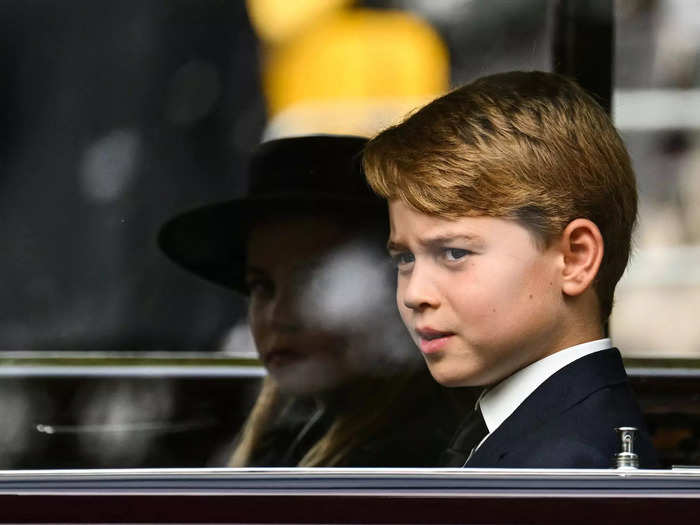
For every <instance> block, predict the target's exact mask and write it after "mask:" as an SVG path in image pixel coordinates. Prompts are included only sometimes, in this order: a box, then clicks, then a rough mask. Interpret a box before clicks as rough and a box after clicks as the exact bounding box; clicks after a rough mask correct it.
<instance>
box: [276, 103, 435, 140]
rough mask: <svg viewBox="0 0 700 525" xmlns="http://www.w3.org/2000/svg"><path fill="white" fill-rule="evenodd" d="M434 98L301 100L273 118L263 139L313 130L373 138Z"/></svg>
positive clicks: (315, 131)
mask: <svg viewBox="0 0 700 525" xmlns="http://www.w3.org/2000/svg"><path fill="white" fill-rule="evenodd" d="M433 98H434V97H385V98H362V99H360V98H357V99H335V100H313V101H309V102H301V103H299V104H294V105H293V106H290V107H288V108H286V109H284V110H282V111H280V112H279V113H277V114H276V115H274V116H273V117H272V118H270V120H269V121H268V123H267V126H266V128H265V133H264V136H263V140H272V139H276V138H281V137H289V136H293V135H311V134H314V133H332V134H339V135H359V136H364V137H371V136H373V135H375V134H376V133H377V132H379V131H381V130H382V129H384V128H386V127H388V126H390V125H392V124H395V123H396V122H397V121H398V120H400V119H401V117H403V116H404V115H406V114H408V113H410V112H411V111H413V110H415V109H417V108H420V107H421V106H423V105H425V104H427V103H428V102H430V101H431V100H432V99H433Z"/></svg>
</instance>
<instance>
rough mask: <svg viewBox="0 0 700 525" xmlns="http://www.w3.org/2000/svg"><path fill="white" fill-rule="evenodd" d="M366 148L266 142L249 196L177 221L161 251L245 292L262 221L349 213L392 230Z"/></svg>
mask: <svg viewBox="0 0 700 525" xmlns="http://www.w3.org/2000/svg"><path fill="white" fill-rule="evenodd" d="M366 143H367V139H366V138H363V137H353V136H344V135H309V136H301V137H290V138H285V139H278V140H272V141H269V142H265V143H262V144H261V145H260V146H258V148H257V149H256V150H255V152H254V153H253V156H252V158H251V162H250V167H249V170H248V178H249V185H248V192H247V193H246V195H244V196H243V197H241V198H236V199H232V200H228V201H224V202H217V203H213V204H209V205H206V206H203V207H200V208H196V209H193V210H190V211H188V212H185V213H183V214H180V215H177V216H176V217H174V218H172V219H171V220H169V221H168V222H167V223H165V224H164V225H163V227H162V228H161V229H160V232H159V234H158V245H159V246H160V248H161V250H162V251H163V252H164V253H165V254H166V255H167V256H168V257H169V258H170V259H171V260H173V261H174V262H176V263H177V264H179V265H180V266H182V267H183V268H185V269H186V270H189V271H190V272H193V273H195V274H197V275H199V276H200V277H203V278H204V279H207V280H208V281H211V282H214V283H217V284H220V285H223V286H226V287H228V288H232V289H234V290H236V291H239V292H241V293H246V287H245V252H246V243H247V238H248V233H249V232H250V229H251V228H252V227H253V226H254V225H255V224H256V223H259V222H260V221H262V220H265V219H269V218H272V217H284V216H288V215H289V216H291V215H294V214H300V213H303V214H310V215H317V216H318V217H319V218H320V219H321V218H322V217H324V216H327V215H341V214H342V215H343V216H344V217H346V218H347V217H350V218H352V216H353V215H354V216H355V217H357V222H358V224H359V223H362V224H365V225H366V224H368V222H370V223H371V222H372V221H376V225H377V229H378V230H382V229H385V228H386V223H387V220H388V219H387V217H386V203H385V201H383V200H382V199H380V198H378V197H377V196H376V195H375V194H374V193H372V190H371V189H370V188H369V186H368V185H367V183H366V181H365V178H364V174H363V172H362V164H361V155H362V149H363V148H364V146H365V144H366ZM350 223H351V222H350Z"/></svg>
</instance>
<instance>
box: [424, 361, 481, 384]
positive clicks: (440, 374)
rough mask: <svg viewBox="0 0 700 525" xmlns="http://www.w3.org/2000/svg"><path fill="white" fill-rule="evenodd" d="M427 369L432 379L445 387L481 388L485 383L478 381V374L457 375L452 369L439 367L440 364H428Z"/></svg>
mask: <svg viewBox="0 0 700 525" xmlns="http://www.w3.org/2000/svg"><path fill="white" fill-rule="evenodd" d="M428 369H429V370H430V373H431V374H432V376H433V379H435V381H437V382H438V383H440V384H441V385H442V386H446V387H452V388H455V387H462V386H482V385H484V384H485V383H484V382H483V381H480V379H481V378H480V377H479V374H465V373H458V372H456V371H455V370H454V369H452V370H450V369H449V368H448V367H445V366H440V364H432V365H431V364H429V365H428Z"/></svg>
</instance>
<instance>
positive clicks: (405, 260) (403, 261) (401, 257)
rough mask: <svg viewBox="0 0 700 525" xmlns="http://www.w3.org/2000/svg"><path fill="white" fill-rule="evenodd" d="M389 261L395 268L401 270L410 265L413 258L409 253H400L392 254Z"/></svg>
mask: <svg viewBox="0 0 700 525" xmlns="http://www.w3.org/2000/svg"><path fill="white" fill-rule="evenodd" d="M391 260H392V262H393V263H394V266H395V267H396V268H401V267H403V266H407V265H409V264H411V263H412V262H413V261H414V260H415V257H414V256H413V254H412V253H411V252H401V253H395V254H392V255H391Z"/></svg>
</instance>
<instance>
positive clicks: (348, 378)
mask: <svg viewBox="0 0 700 525" xmlns="http://www.w3.org/2000/svg"><path fill="white" fill-rule="evenodd" d="M555 4H557V3H556V2H550V1H547V0H518V1H513V0H497V1H488V2H477V1H476V0H449V1H447V0H446V1H437V2H436V1H434V0H365V1H352V0H332V1H330V0H318V1H312V0H306V1H304V2H296V1H295V2H289V1H287V0H247V1H246V2H242V1H228V2H222V1H219V0H173V1H169V2H165V3H163V2H156V1H146V2H144V1H139V0H125V1H119V2H91V1H88V0H71V1H70V2H63V1H59V0H39V1H35V2H25V1H22V0H5V1H4V2H3V3H2V6H1V7H0V29H1V31H0V41H1V42H2V44H3V45H2V46H0V49H2V51H0V67H1V68H2V70H3V75H4V78H5V79H6V81H5V82H3V83H2V84H1V85H0V184H1V185H2V191H1V192H0V229H1V233H2V235H3V237H4V238H5V239H6V246H7V250H6V256H5V257H4V258H3V259H2V262H0V268H2V270H3V273H4V275H5V282H4V284H5V286H4V288H3V289H4V291H5V293H4V294H3V296H2V299H0V300H1V301H2V303H3V304H2V312H3V313H2V315H1V316H0V351H2V355H1V356H0V359H1V360H2V362H1V363H0V364H1V365H2V366H0V375H2V377H3V382H2V385H1V387H0V400H2V403H1V404H0V415H1V416H2V419H3V421H5V422H6V424H4V425H3V426H2V428H0V468H57V467H62V468H69V467H70V468H77V467H139V466H153V467H176V466H183V467H195V466H226V465H230V466H273V465H274V466H296V465H300V466H363V467H374V466H377V467H388V466H391V467H394V466H433V465H435V464H436V462H437V461H438V460H437V458H438V456H439V454H440V452H441V451H442V450H444V448H445V444H446V443H447V442H448V441H449V438H450V436H451V435H452V434H453V433H454V430H455V427H456V425H457V424H458V422H459V421H460V420H461V419H462V417H463V416H464V414H465V413H466V412H467V411H469V410H470V409H471V407H472V406H473V405H474V401H475V400H476V397H477V395H478V394H479V391H478V390H474V389H449V390H448V389H445V388H443V387H441V386H439V385H438V384H437V383H436V382H435V381H433V379H432V378H431V377H430V374H429V373H428V371H427V369H426V368H425V366H424V364H423V362H422V360H421V357H420V354H419V352H418V351H417V350H416V349H415V348H414V345H413V343H412V342H411V341H410V339H409V338H408V336H407V334H406V332H405V330H404V328H403V327H402V325H401V323H400V321H399V319H398V317H397V315H396V311H395V306H394V300H393V297H392V296H393V293H394V282H393V275H394V273H393V272H392V268H391V267H390V266H391V265H390V263H389V261H388V259H387V258H386V257H385V254H384V246H383V245H384V242H385V240H386V222H385V221H383V222H381V224H382V225H381V226H378V225H379V224H380V222H379V219H378V215H376V214H375V212H376V209H371V208H369V207H368V208H367V211H363V214H362V219H361V220H357V218H356V217H355V218H353V219H352V220H350V219H349V218H348V216H347V214H346V213H345V211H346V210H345V208H344V206H343V204H342V203H341V200H333V199H329V201H328V202H325V203H320V202H319V201H313V203H312V204H309V205H308V206H306V207H300V206H299V202H300V201H299V200H297V201H295V203H294V204H291V203H290V202H289V200H287V201H283V200H280V198H279V195H278V196H276V197H275V198H274V199H273V198H270V194H271V193H273V192H275V191H277V192H278V193H285V194H288V193H295V192H297V193H298V188H296V187H294V184H296V183H301V182H303V181H313V184H321V183H323V177H324V176H325V175H327V172H325V171H323V170H324V169H325V170H327V169H328V166H329V165H330V164H329V163H326V164H324V166H325V167H322V166H321V164H319V165H318V166H317V165H316V164H314V166H313V168H308V166H307V164H305V162H308V157H304V151H305V150H304V148H305V147H306V146H304V144H303V143H302V142H297V143H294V147H292V148H290V149H289V150H288V151H286V153H285V155H286V156H284V157H280V158H283V159H284V161H283V162H281V161H275V162H280V164H279V165H276V167H275V169H279V168H280V166H281V168H283V169H282V170H281V171H280V173H282V175H281V176H280V177H278V178H277V179H274V180H273V179H269V180H265V181H263V182H264V184H269V185H270V186H268V189H267V190H265V191H267V194H265V196H264V197H263V198H258V199H257V200H255V201H253V200H250V199H248V200H246V201H245V202H244V203H242V201H240V200H239V201H236V204H235V205H234V206H233V207H226V208H207V211H206V213H204V214H203V215H197V214H195V215H191V216H188V217H189V218H190V219H191V220H189V219H188V222H187V223H186V227H185V228H184V229H179V228H173V229H172V230H167V229H163V228H164V225H166V224H170V225H172V224H174V223H172V222H168V221H172V220H173V218H174V217H183V215H182V214H183V213H185V212H187V211H188V210H195V209H199V208H201V207H202V206H204V205H207V204H209V203H215V202H222V201H229V200H232V199H244V198H246V195H249V192H252V191H254V189H255V188H256V187H257V186H256V184H258V183H260V179H259V178H258V179H256V178H255V176H256V173H257V172H256V169H259V168H255V166H259V165H260V164H255V163H256V162H258V163H263V162H267V161H268V160H269V159H267V157H265V158H261V157H260V153H259V151H260V150H258V149H257V148H258V145H259V144H260V143H261V142H263V141H269V140H274V139H283V138H286V137H298V136H300V135H307V134H319V133H320V134H343V135H361V136H370V135H372V134H374V133H376V132H377V131H379V130H380V129H382V128H384V127H385V126H387V125H390V124H392V123H394V122H396V121H397V120H398V119H400V118H401V117H402V116H404V115H406V114H407V113H409V112H411V111H412V110H414V109H416V108H418V107H420V106H421V105H422V104H424V103H426V102H427V101H429V100H431V99H432V98H434V97H436V96H438V95H440V94H442V93H444V92H446V91H447V90H449V89H450V88H451V87H455V86H459V85H461V84H464V83H466V82H469V81H471V80H473V79H475V78H477V77H480V76H484V75H487V74H490V73H495V72H499V71H508V70H533V69H537V70H550V69H551V62H552V58H551V48H552V37H551V35H552V24H553V13H554V7H555ZM616 12H617V16H616V20H617V31H618V39H617V48H616V61H617V64H618V66H617V67H616V80H615V88H616V91H615V118H616V122H617V124H618V125H619V127H620V128H621V130H622V132H623V134H624V138H625V140H626V142H627V143H628V145H629V148H630V153H631V154H632V157H633V160H634V162H635V167H636V170H637V174H638V177H639V187H640V194H641V203H642V207H641V212H640V229H639V236H638V246H639V250H638V254H637V256H636V258H635V263H634V266H633V268H632V270H630V272H629V273H628V275H627V277H626V278H625V281H624V282H623V283H622V285H621V287H620V293H619V298H618V305H617V307H616V308H617V312H616V313H615V316H614V318H613V320H612V327H611V328H612V333H613V335H614V337H615V340H616V342H618V343H619V344H620V346H621V347H623V349H624V350H625V352H626V353H627V354H628V355H629V356H644V355H654V356H658V355H659V349H662V350H663V352H664V354H666V353H668V355H671V354H673V355H681V354H682V355H691V354H692V352H693V349H694V346H693V345H694V344H695V341H697V340H698V337H697V335H698V334H696V330H697V329H696V323H694V322H692V321H691V320H690V319H689V316H690V315H691V314H690V312H692V308H687V304H688V302H689V301H690V302H692V301H694V300H696V299H697V297H696V295H697V294H695V288H697V286H696V285H698V283H697V282H695V281H697V279H696V277H697V276H696V275H695V273H696V271H695V267H696V266H698V265H696V264H694V261H695V259H694V258H697V257H698V256H700V248H698V247H697V246H696V244H697V242H696V241H697V239H695V237H694V236H695V235H696V234H697V233H698V232H697V231H696V230H697V227H696V226H695V225H696V223H697V222H698V221H697V220H696V219H697V217H695V216H694V215H693V213H694V207H693V205H692V203H693V195H694V192H695V193H697V191H696V190H697V188H698V187H700V186H698V183H696V182H694V181H695V180H696V179H697V177H696V176H695V175H693V163H694V162H695V160H694V159H695V157H697V155H696V152H695V149H693V148H694V144H695V143H696V142H697V140H696V137H695V135H694V132H695V129H696V128H697V123H696V122H694V121H693V120H692V118H693V117H692V113H693V112H692V111H681V110H678V109H677V107H678V106H676V104H681V105H682V106H683V107H685V108H686V109H687V107H688V104H693V103H695V102H693V101H695V98H697V97H696V94H695V93H694V92H693V89H694V86H695V83H696V81H697V71H695V69H696V66H697V59H696V57H695V55H694V53H695V49H696V46H695V43H694V42H695V40H694V37H693V36H692V35H694V34H695V32H697V31H694V28H693V27H691V26H692V23H691V21H692V20H693V19H694V18H693V17H695V16H696V15H697V14H696V13H695V11H694V8H689V7H687V6H685V4H684V3H683V2H671V1H668V2H648V1H645V2H643V1H639V2H631V1H630V2H620V3H618V4H617V5H616ZM683 35H687V37H686V36H683ZM674 42H675V43H674ZM650 56H652V57H654V58H653V60H651V61H650V60H649V57H650ZM694 68H695V69H694ZM640 108H642V109H640ZM657 108H660V109H657ZM674 119H675V120H674ZM315 140H316V139H315ZM319 140H321V142H322V144H323V145H322V147H319V149H318V151H319V156H318V157H319V158H321V159H324V158H327V159H330V161H329V162H332V161H333V160H335V161H338V159H341V158H344V157H343V156H344V155H348V154H349V153H352V152H354V151H355V150H353V149H352V148H359V147H360V146H359V145H358V144H357V143H353V142H352V139H347V138H346V139H344V140H350V146H347V148H350V149H347V148H346V146H342V148H341V149H337V150H336V149H334V148H336V147H340V146H337V145H331V144H330V143H328V142H325V141H326V140H327V139H319ZM321 142H319V144H320V143H321ZM343 144H346V142H343ZM343 148H346V149H343ZM256 152H257V153H256ZM256 155H258V156H256ZM251 159H252V161H253V162H252V163H251ZM270 162H272V161H270ZM343 165H347V166H350V163H349V162H344V163H343ZM272 172H274V170H272V169H267V170H266V171H265V173H272ZM314 173H318V174H320V175H321V177H319V178H317V179H312V176H313V174H314ZM333 176H334V177H338V179H339V180H340V178H341V177H343V176H345V175H342V174H341V173H334V174H333ZM662 177H663V179H662ZM307 178H308V179H307ZM319 181H320V182H319ZM309 183H311V182H309ZM285 185H286V186H285ZM362 188H364V186H362ZM365 189H366V188H365ZM304 191H306V190H304ZM326 191H328V192H330V193H333V192H335V193H336V194H337V193H338V192H340V191H346V189H345V188H343V187H341V186H340V183H338V185H337V186H335V187H333V186H330V187H328V188H326ZM347 191H348V192H352V191H360V190H358V187H357V186H353V187H352V188H349V189H347ZM336 197H337V195H336ZM363 198H364V197H363ZM304 202H306V203H307V204H308V202H309V201H304ZM234 208H235V211H236V214H234V215H231V213H230V212H231V210H233V209H234ZM222 209H223V210H224V211H225V213H222V214H221V215H219V214H218V213H219V211H221V210H222ZM309 210H313V212H312V213H310V212H309ZM200 220H201V221H205V220H206V221H208V222H206V224H208V225H209V226H208V227H207V228H205V229H199V228H198V227H197V224H200V223H199V222H198V221H200ZM166 228H167V227H166ZM205 230H206V231H207V232H215V233H216V235H215V236H213V237H212V239H214V240H213V241H212V240H211V239H209V238H208V237H206V236H205V235H203V234H202V232H203V231H205ZM171 234H172V235H171ZM159 235H160V237H159ZM158 239H160V243H161V246H160V247H159V244H158V242H159V241H158ZM208 239H209V240H208ZM181 246H186V247H196V249H195V248H192V250H190V251H189V253H190V255H191V254H192V253H196V257H194V259H179V258H178V256H177V249H178V247H181ZM161 248H162V249H161ZM171 249H172V250H174V251H169V250H171ZM164 251H165V252H166V253H167V256H166V253H164ZM205 253H206V254H211V253H213V254H215V257H218V259H217V261H219V262H220V261H222V260H223V261H225V264H223V265H220V266H217V267H214V268H211V267H206V268H207V269H206V270H205V269H204V268H205V264H206V261H205V259H206V257H205V255H204V254H205ZM169 257H170V259H173V260H174V261H175V263H174V262H173V260H169ZM236 261H238V262H236ZM176 263H179V264H176ZM238 263H240V264H238ZM188 270H189V271H188ZM222 284H223V286H221V285H222ZM699 290H700V288H699ZM273 296H274V297H277V298H279V297H282V298H283V299H284V301H280V302H278V303H274V302H273V301H271V300H270V298H271V297H273ZM651 305H656V308H657V309H656V310H654V311H652V310H649V308H651V307H652V306H651ZM659 305H661V306H659ZM681 305H686V308H685V309H683V308H682V307H681ZM280 312H282V314H283V315H281V316H280ZM290 312H293V313H290ZM299 312H301V314H300V313H299ZM302 314H303V315H302ZM299 316H301V317H299ZM300 319H301V321H300ZM651 320H653V322H654V323H656V324H655V325H654V330H653V335H650V334H641V333H640V331H639V330H638V327H639V326H640V324H642V323H644V326H649V323H650V322H651ZM302 321H303V323H302ZM300 323H302V324H303V325H304V327H305V331H304V333H303V335H301V336H300V335H299V330H298V325H299V324H300ZM278 333H282V334H286V335H283V336H279V337H278V336H275V338H273V337H271V336H270V334H278ZM289 334H293V335H289ZM258 350H259V351H260V357H262V359H258V357H259V354H258ZM302 354H303V357H304V359H301V358H300V357H299V356H300V355H302ZM309 355H311V356H312V358H310V359H306V358H307V357H308V356H309ZM652 401H653V400H652ZM650 403H651V402H650ZM652 404H653V403H652ZM645 406H647V405H645ZM649 406H650V405H649ZM9 422H11V423H13V424H10V423H9ZM685 430H686V431H687V430H688V429H687V428H685ZM378 435H380V436H381V439H375V437H376V436H378ZM686 437H687V436H686ZM674 443H677V441H676V442H674ZM696 448H697V447H696ZM687 457H688V456H687V455H686V456H681V459H685V458H687Z"/></svg>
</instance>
